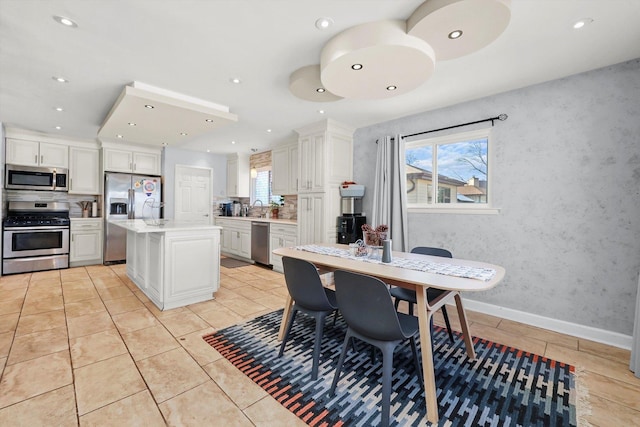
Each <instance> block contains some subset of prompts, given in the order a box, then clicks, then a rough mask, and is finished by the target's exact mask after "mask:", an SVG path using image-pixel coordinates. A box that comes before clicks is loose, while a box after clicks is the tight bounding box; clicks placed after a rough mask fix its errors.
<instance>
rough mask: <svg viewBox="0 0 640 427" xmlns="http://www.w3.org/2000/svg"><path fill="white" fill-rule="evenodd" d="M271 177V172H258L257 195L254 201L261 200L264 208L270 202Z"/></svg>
mask: <svg viewBox="0 0 640 427" xmlns="http://www.w3.org/2000/svg"><path fill="white" fill-rule="evenodd" d="M270 177H271V171H269V170H265V171H258V176H256V190H255V191H256V193H255V199H254V200H260V201H261V202H262V203H263V204H264V206H266V205H268V204H269V200H270V197H269V196H270V191H269V187H270Z"/></svg>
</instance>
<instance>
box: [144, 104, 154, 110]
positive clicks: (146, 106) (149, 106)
mask: <svg viewBox="0 0 640 427" xmlns="http://www.w3.org/2000/svg"><path fill="white" fill-rule="evenodd" d="M144 108H148V109H149V110H152V109H154V108H156V107H154V106H153V105H151V104H147V105H145V106H144Z"/></svg>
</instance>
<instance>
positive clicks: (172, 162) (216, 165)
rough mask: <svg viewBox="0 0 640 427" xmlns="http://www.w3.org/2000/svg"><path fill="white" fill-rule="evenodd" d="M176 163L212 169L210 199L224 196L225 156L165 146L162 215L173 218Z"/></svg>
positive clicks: (213, 199)
mask: <svg viewBox="0 0 640 427" xmlns="http://www.w3.org/2000/svg"><path fill="white" fill-rule="evenodd" d="M176 165H187V166H195V167H204V168H210V169H212V170H213V184H212V187H211V192H212V201H213V202H214V203H215V201H216V199H218V198H224V195H225V194H226V191H227V190H226V188H227V156H226V155H223V154H210V153H202V152H197V151H189V150H182V149H179V148H174V147H165V148H164V150H163V152H162V175H163V177H164V183H163V185H164V186H163V188H162V192H163V199H164V217H165V218H168V219H173V217H174V203H175V175H176Z"/></svg>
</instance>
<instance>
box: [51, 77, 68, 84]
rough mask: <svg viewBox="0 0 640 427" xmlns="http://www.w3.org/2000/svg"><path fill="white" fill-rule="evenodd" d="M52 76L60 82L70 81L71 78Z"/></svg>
mask: <svg viewBox="0 0 640 427" xmlns="http://www.w3.org/2000/svg"><path fill="white" fill-rule="evenodd" d="M51 78H52V79H53V80H55V81H57V82H58V83H69V80H67V79H65V78H64V77H59V76H53V77H51Z"/></svg>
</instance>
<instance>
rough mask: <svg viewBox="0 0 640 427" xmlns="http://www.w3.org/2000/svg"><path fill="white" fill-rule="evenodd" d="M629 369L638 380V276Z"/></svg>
mask: <svg viewBox="0 0 640 427" xmlns="http://www.w3.org/2000/svg"><path fill="white" fill-rule="evenodd" d="M629 368H631V370H632V371H633V372H635V373H636V377H638V378H640V275H638V293H637V294H636V321H635V323H634V324H633V344H631V364H630V365H629Z"/></svg>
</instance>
